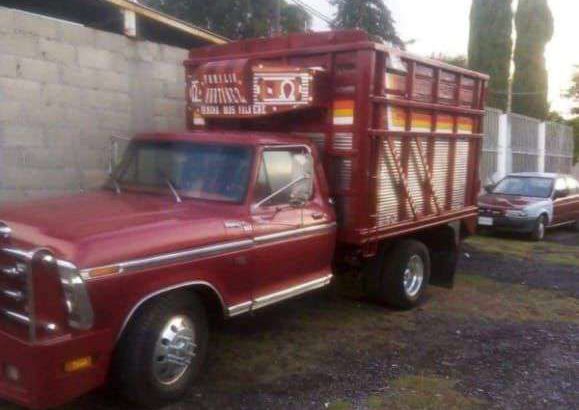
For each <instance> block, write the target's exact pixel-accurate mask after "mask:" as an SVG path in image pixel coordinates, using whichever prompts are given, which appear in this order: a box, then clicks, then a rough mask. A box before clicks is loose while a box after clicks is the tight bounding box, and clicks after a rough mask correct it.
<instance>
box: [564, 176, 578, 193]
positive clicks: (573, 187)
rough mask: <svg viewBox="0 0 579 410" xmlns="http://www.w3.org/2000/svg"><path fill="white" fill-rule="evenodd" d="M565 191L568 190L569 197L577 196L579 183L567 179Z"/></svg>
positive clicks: (573, 179) (572, 179)
mask: <svg viewBox="0 0 579 410" xmlns="http://www.w3.org/2000/svg"><path fill="white" fill-rule="evenodd" d="M566 179H567V189H569V194H570V195H577V194H579V182H577V180H576V179H575V178H572V177H567V178H566Z"/></svg>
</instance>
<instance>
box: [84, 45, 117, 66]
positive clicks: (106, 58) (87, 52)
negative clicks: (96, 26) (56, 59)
mask: <svg viewBox="0 0 579 410" xmlns="http://www.w3.org/2000/svg"><path fill="white" fill-rule="evenodd" d="M77 51H78V64H79V65H80V66H81V67H87V68H98V69H101V70H110V69H112V68H113V55H112V53H111V52H110V51H107V50H99V49H97V48H93V47H79V48H78V49H77Z"/></svg>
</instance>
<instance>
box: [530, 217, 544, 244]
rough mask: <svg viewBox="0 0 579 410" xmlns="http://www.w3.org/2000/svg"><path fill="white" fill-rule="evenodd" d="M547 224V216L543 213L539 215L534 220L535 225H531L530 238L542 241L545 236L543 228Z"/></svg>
mask: <svg viewBox="0 0 579 410" xmlns="http://www.w3.org/2000/svg"><path fill="white" fill-rule="evenodd" d="M546 225H547V218H545V215H541V216H539V218H537V220H536V221H535V226H534V227H533V231H532V232H531V239H532V240H534V241H542V240H543V238H544V237H545V229H546Z"/></svg>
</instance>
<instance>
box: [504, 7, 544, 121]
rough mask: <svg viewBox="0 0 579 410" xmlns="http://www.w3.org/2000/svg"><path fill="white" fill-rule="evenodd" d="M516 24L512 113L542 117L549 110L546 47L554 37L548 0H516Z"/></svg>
mask: <svg viewBox="0 0 579 410" xmlns="http://www.w3.org/2000/svg"><path fill="white" fill-rule="evenodd" d="M515 25H516V27H517V42H516V43H515V75H514V77H513V112H517V113H519V114H524V115H528V116H530V117H535V118H540V119H545V118H546V117H547V114H548V112H549V102H548V100H547V93H548V90H549V82H548V77H547V69H546V68H545V46H546V45H547V43H548V42H549V41H550V40H551V37H552V36H553V16H552V14H551V10H550V9H549V5H548V4H547V0H519V7H518V9H517V15H516V18H515Z"/></svg>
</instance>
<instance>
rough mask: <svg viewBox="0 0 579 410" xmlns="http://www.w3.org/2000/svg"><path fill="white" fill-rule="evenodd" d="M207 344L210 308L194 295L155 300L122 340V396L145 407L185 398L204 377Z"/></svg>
mask: <svg viewBox="0 0 579 410" xmlns="http://www.w3.org/2000/svg"><path fill="white" fill-rule="evenodd" d="M207 339H208V327H207V319H206V314H205V309H204V306H203V304H202V302H201V301H200V300H199V298H198V297H197V296H196V295H195V294H194V293H185V292H183V293H178V294H169V295H166V296H161V297H159V298H158V299H156V300H154V301H153V302H152V303H151V304H149V305H147V306H145V308H144V309H143V310H142V311H140V312H139V313H138V314H137V317H136V318H135V319H134V320H132V321H131V324H130V325H129V328H128V329H127V332H126V334H125V335H124V336H123V338H122V340H121V345H120V346H119V351H118V356H117V358H116V360H117V362H116V363H115V365H116V369H115V370H116V376H117V378H118V379H119V382H120V387H121V393H122V394H123V396H125V398H127V399H128V400H129V401H133V402H136V403H137V404H139V405H140V406H142V407H157V406H159V405H162V404H165V403H167V402H170V401H174V400H178V399H180V398H181V397H183V395H185V394H186V393H187V391H188V389H189V388H190V387H191V383H192V382H193V380H194V379H195V378H196V376H197V375H198V374H199V372H200V369H201V367H202V364H203V361H204V358H205V353H206V350H207Z"/></svg>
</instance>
